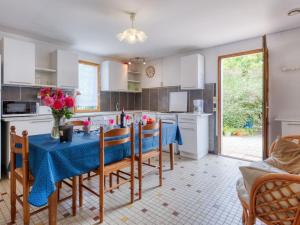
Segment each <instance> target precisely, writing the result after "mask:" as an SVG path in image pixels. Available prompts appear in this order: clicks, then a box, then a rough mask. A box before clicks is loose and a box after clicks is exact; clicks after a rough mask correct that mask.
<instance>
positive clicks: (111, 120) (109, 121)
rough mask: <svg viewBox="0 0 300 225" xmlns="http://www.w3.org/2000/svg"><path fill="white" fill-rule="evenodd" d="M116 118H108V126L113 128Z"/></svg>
mask: <svg viewBox="0 0 300 225" xmlns="http://www.w3.org/2000/svg"><path fill="white" fill-rule="evenodd" d="M114 124H115V120H114V119H109V120H108V128H109V129H110V130H111V129H113V128H114Z"/></svg>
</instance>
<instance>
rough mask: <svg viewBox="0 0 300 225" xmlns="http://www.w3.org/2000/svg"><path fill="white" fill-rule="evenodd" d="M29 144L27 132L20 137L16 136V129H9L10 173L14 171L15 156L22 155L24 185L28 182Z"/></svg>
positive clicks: (13, 127)
mask: <svg viewBox="0 0 300 225" xmlns="http://www.w3.org/2000/svg"><path fill="white" fill-rule="evenodd" d="M28 145H29V143H28V132H27V131H26V130H24V131H23V132H22V136H19V135H17V134H16V127H15V126H11V127H10V171H11V172H12V173H13V172H14V170H15V169H16V154H21V155H22V168H23V170H22V171H23V178H24V183H25V182H27V181H28V180H29V161H28V160H29V146H28Z"/></svg>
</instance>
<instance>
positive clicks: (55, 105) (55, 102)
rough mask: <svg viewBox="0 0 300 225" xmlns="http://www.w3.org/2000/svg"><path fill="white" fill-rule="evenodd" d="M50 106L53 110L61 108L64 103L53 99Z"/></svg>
mask: <svg viewBox="0 0 300 225" xmlns="http://www.w3.org/2000/svg"><path fill="white" fill-rule="evenodd" d="M52 107H53V109H55V110H61V109H62V108H63V107H64V104H63V102H62V101H61V100H55V101H54V103H53V106H52Z"/></svg>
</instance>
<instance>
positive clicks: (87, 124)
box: [83, 120, 91, 127]
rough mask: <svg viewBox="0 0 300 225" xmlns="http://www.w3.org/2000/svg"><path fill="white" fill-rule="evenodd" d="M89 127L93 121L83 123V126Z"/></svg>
mask: <svg viewBox="0 0 300 225" xmlns="http://www.w3.org/2000/svg"><path fill="white" fill-rule="evenodd" d="M89 125H91V121H89V120H85V121H83V126H85V127H87V126H89Z"/></svg>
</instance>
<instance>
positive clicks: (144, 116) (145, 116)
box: [142, 115, 148, 125]
mask: <svg viewBox="0 0 300 225" xmlns="http://www.w3.org/2000/svg"><path fill="white" fill-rule="evenodd" d="M147 120H148V116H147V115H143V116H142V123H143V125H146V124H147Z"/></svg>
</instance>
